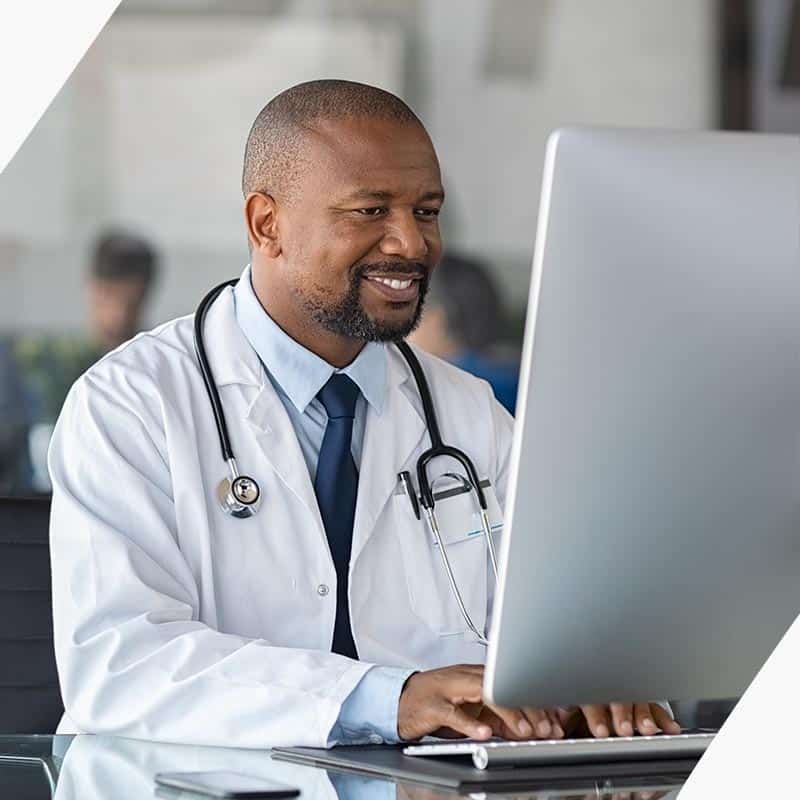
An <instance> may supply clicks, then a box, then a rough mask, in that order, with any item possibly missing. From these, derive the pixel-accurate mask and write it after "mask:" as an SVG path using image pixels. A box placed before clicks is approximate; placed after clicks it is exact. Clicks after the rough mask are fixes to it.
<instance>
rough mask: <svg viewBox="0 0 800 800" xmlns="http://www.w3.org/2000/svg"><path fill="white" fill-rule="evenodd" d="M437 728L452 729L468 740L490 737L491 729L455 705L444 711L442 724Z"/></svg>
mask: <svg viewBox="0 0 800 800" xmlns="http://www.w3.org/2000/svg"><path fill="white" fill-rule="evenodd" d="M437 727H447V728H452V729H453V730H454V731H458V732H459V733H461V734H463V735H464V736H467V737H469V738H470V739H480V740H484V739H489V738H490V737H491V735H492V729H491V728H490V727H489V726H488V725H487V724H486V723H485V722H479V721H478V720H476V719H474V718H473V717H471V716H470V715H469V714H467V712H466V711H463V710H462V709H461V708H460V707H459V706H456V705H451V706H450V707H449V709H447V710H446V711H444V713H443V714H442V724H441V726H437Z"/></svg>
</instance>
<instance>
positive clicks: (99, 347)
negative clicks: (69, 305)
mask: <svg viewBox="0 0 800 800" xmlns="http://www.w3.org/2000/svg"><path fill="white" fill-rule="evenodd" d="M156 261H157V258H156V253H155V251H154V249H153V248H152V246H151V245H150V244H149V243H148V242H147V241H146V240H145V239H143V238H141V237H140V236H137V235H134V234H129V233H124V232H122V231H117V230H110V231H106V232H105V233H103V234H101V235H100V236H99V237H98V238H97V240H96V241H95V243H94V246H93V249H92V256H91V261H90V264H89V269H88V274H87V281H86V293H87V307H88V319H87V328H88V330H87V333H86V334H80V335H74V334H57V335H54V334H48V335H44V336H42V335H36V336H20V337H18V338H17V339H16V340H15V341H14V343H13V353H14V359H15V361H16V363H17V367H18V370H19V373H20V375H21V379H22V383H23V385H24V388H25V394H26V398H25V414H26V429H27V431H28V434H27V442H26V444H25V446H24V447H23V448H21V449H20V450H19V451H18V453H17V457H18V458H19V459H21V460H22V461H23V462H27V458H28V456H30V460H31V467H32V469H30V470H26V471H25V472H24V474H25V475H26V476H28V477H27V478H26V481H25V484H24V485H23V486H22V487H20V490H21V491H23V492H26V493H30V491H32V490H33V491H38V492H47V491H49V489H50V481H49V478H48V475H47V465H46V457H47V446H48V444H49V441H50V433H51V432H52V429H53V424H54V423H55V421H56V418H57V417H58V415H59V413H60V411H61V406H62V404H63V402H64V398H65V397H66V396H67V392H68V391H69V388H70V386H72V384H73V383H74V382H75V380H76V379H77V378H78V377H79V376H80V375H82V374H83V373H84V372H85V371H86V370H87V369H88V368H89V367H90V366H91V365H92V364H94V362H95V361H97V359H98V358H100V357H101V356H102V355H104V354H105V353H107V352H109V351H110V350H113V349H114V348H115V347H117V346H118V345H120V344H122V342H124V341H127V340H128V339H130V338H131V336H133V335H134V334H135V333H136V332H137V331H138V330H140V325H141V316H142V310H143V308H144V304H145V301H146V299H147V297H148V295H149V294H150V291H151V288H152V284H153V281H154V279H155V272H156Z"/></svg>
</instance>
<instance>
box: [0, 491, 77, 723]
mask: <svg viewBox="0 0 800 800" xmlns="http://www.w3.org/2000/svg"><path fill="white" fill-rule="evenodd" d="M49 520H50V500H49V499H48V498H0V733H53V732H54V731H55V729H56V726H57V725H58V721H59V719H60V718H61V714H62V713H63V710H64V706H63V704H62V702H61V693H60V691H59V688H58V674H57V672H56V659H55V653H54V651H53V617H52V612H51V588H50V545H49V541H48V524H49Z"/></svg>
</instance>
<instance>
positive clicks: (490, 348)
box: [0, 0, 800, 494]
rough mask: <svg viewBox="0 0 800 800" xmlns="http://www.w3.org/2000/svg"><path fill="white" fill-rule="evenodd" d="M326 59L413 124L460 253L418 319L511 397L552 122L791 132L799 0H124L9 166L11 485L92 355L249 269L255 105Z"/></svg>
mask: <svg viewBox="0 0 800 800" xmlns="http://www.w3.org/2000/svg"><path fill="white" fill-rule="evenodd" d="M319 77H338V78H348V79H353V80H360V81H364V82H368V83H372V84H376V85H378V86H382V87H384V88H386V89H389V90H391V91H393V92H395V93H396V94H398V95H400V96H401V97H403V98H404V99H405V100H406V101H407V102H408V103H409V104H410V105H411V106H412V108H413V109H414V110H415V111H416V112H417V114H418V115H419V116H420V117H421V119H422V120H423V122H424V123H425V124H426V126H427V128H428V130H429V132H430V134H431V136H432V138H433V140H434V143H435V145H436V147H437V149H438V152H439V156H440V159H441V163H442V168H443V172H444V180H445V186H446V189H447V193H448V200H447V204H446V207H445V211H444V213H443V216H442V227H443V236H444V239H445V245H446V248H447V253H448V255H447V258H448V259H450V263H449V265H448V266H447V267H445V268H443V269H442V270H441V271H440V281H439V282H438V285H437V284H435V285H434V289H433V293H432V297H431V303H430V306H429V309H428V313H427V314H426V319H425V324H424V326H423V328H422V329H421V330H420V331H419V333H418V341H419V343H420V344H421V345H423V346H425V347H428V348H429V349H431V350H433V351H434V352H438V353H439V354H441V355H443V356H444V357H446V358H450V359H451V360H453V361H456V362H458V363H461V364H462V365H463V366H465V367H466V368H467V369H471V370H472V371H474V372H476V373H477V374H481V375H483V376H485V377H487V378H489V379H490V381H491V382H492V383H493V385H494V387H495V391H496V393H497V395H498V398H499V399H500V400H501V401H502V402H504V403H505V404H506V405H507V406H508V407H509V408H510V409H512V410H513V407H514V399H515V396H516V369H517V364H518V357H519V356H518V353H519V346H520V342H521V336H522V327H523V322H524V315H525V305H526V299H527V289H528V277H529V270H530V261H531V256H532V252H533V243H534V231H535V226H536V216H537V207H538V195H539V185H540V181H541V171H542V163H543V156H544V146H545V141H546V138H547V135H548V134H549V132H550V131H552V130H553V129H554V128H557V127H559V126H563V125H569V124H576V123H585V124H603V125H626V126H629V125H634V126H658V127H676V128H727V129H738V130H748V129H753V130H764V131H787V132H788V131H794V132H797V131H800V2H798V0H757V1H756V0H670V2H664V0H604V1H603V2H601V3H589V2H585V0H532V1H529V0H436V2H428V3H422V2H417V1H416V0H225V1H224V2H222V1H218V2H212V0H123V3H122V5H121V6H120V8H119V10H118V11H117V13H116V14H115V15H114V17H113V18H112V19H111V21H110V23H109V24H108V26H107V27H106V28H105V29H104V30H103V32H102V33H101V35H100V36H99V38H98V39H97V41H96V42H95V43H94V45H93V46H92V48H91V49H90V50H89V52H88V53H87V54H86V56H85V58H84V59H83V61H82V62H81V64H80V65H79V66H78V68H77V69H76V70H75V72H74V74H73V75H72V76H71V77H70V78H69V80H68V81H67V83H66V85H65V86H64V88H63V90H62V91H61V93H60V94H59V95H58V97H57V99H56V100H55V102H54V103H53V105H52V106H51V108H50V109H49V110H48V111H47V113H46V114H45V116H44V117H43V118H42V120H41V121H40V123H39V124H38V126H37V127H36V129H35V130H34V131H33V133H32V134H31V135H30V137H29V138H28V140H27V141H26V142H25V143H24V145H23V146H22V148H21V150H20V151H19V152H18V153H17V155H16V157H15V158H14V159H13V160H12V162H11V164H10V165H9V166H8V168H7V169H6V170H5V171H4V172H3V173H2V174H0V494H30V493H37V492H39V493H46V492H47V491H48V488H49V484H48V480H47V474H46V468H45V463H44V458H45V453H46V448H47V442H48V441H49V436H50V431H51V429H52V424H53V422H54V420H55V418H56V416H57V414H58V411H59V408H60V405H61V402H62V401H63V397H64V395H65V394H66V391H67V390H68V388H69V386H70V384H71V383H72V381H74V379H75V378H76V377H77V376H78V375H79V374H80V373H81V372H82V371H83V370H84V369H85V368H86V367H87V366H88V365H89V364H91V363H92V361H93V360H94V359H96V358H97V357H99V356H100V355H102V353H104V352H106V351H107V350H108V349H110V348H113V347H114V346H116V345H117V344H118V343H120V342H121V341H124V340H125V339H127V338H128V337H130V336H131V335H133V334H134V333H135V332H136V331H137V330H141V329H144V328H148V327H151V326H153V325H155V324H157V323H159V322H161V321H164V320H167V319H170V318H172V317H175V316H177V315H182V314H186V313H190V312H191V311H192V310H193V309H194V307H195V306H196V304H197V302H198V300H199V299H200V298H201V296H202V295H203V294H204V292H205V290H206V289H207V288H208V287H210V286H211V285H212V284H214V283H216V282H219V281H220V280H222V279H224V278H227V277H231V276H235V275H237V274H238V273H239V272H240V271H241V269H242V266H243V265H244V263H245V262H246V261H247V246H246V238H245V234H244V228H243V224H242V219H241V205H242V198H241V194H240V189H239V181H240V172H241V158H242V152H243V148H244V142H245V138H246V136H247V133H248V130H249V126H250V124H251V122H252V120H253V119H254V117H255V115H256V114H257V113H258V111H259V110H260V109H261V107H262V106H263V105H264V104H265V103H266V102H267V101H268V100H269V99H270V98H271V97H272V96H273V95H275V94H276V93H278V92H279V91H281V90H282V89H284V88H287V87H288V86H290V85H292V84H295V83H297V82H300V81H303V80H307V79H312V78H319ZM445 276H447V277H446V280H445Z"/></svg>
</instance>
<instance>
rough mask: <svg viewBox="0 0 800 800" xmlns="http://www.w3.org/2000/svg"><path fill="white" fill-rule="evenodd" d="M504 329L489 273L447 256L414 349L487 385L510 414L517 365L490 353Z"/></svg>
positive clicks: (480, 266)
mask: <svg viewBox="0 0 800 800" xmlns="http://www.w3.org/2000/svg"><path fill="white" fill-rule="evenodd" d="M502 326H503V308H502V303H501V299H500V293H499V292H498V291H497V287H496V286H495V284H494V281H493V280H492V276H491V275H490V273H489V270H488V269H487V268H486V267H485V266H484V265H483V264H481V262H480V261H478V260H477V259H474V258H467V257H465V256H461V255H454V254H452V253H448V254H446V255H445V256H444V257H443V258H442V260H441V261H440V262H439V265H438V266H437V267H436V272H435V274H434V276H433V280H432V281H431V287H430V292H429V294H428V297H427V299H426V305H425V314H423V316H422V318H421V320H420V323H419V325H418V326H417V328H416V330H415V331H414V332H413V333H412V334H411V336H409V338H408V340H409V342H411V343H412V344H415V345H417V347H421V348H422V349H423V350H427V351H428V352H429V353H433V355H435V356H439V358H443V359H445V360H446V361H449V362H450V363H451V364H455V365H456V366H457V367H459V368H460V369H463V370H464V371H465V372H469V373H471V374H472V375H475V376H477V377H478V378H483V379H484V380H485V381H488V382H489V385H490V386H491V387H492V391H494V396H495V397H496V398H497V399H498V400H499V401H500V403H501V404H502V405H503V407H504V408H505V409H506V410H507V411H509V412H510V413H512V414H513V413H514V409H515V407H516V405H517V384H518V382H519V370H518V368H517V364H516V362H515V361H511V360H508V359H503V358H500V357H499V356H498V355H497V354H495V353H492V351H491V348H492V347H493V346H494V345H495V344H496V342H497V339H498V338H499V336H500V334H501V328H502Z"/></svg>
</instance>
